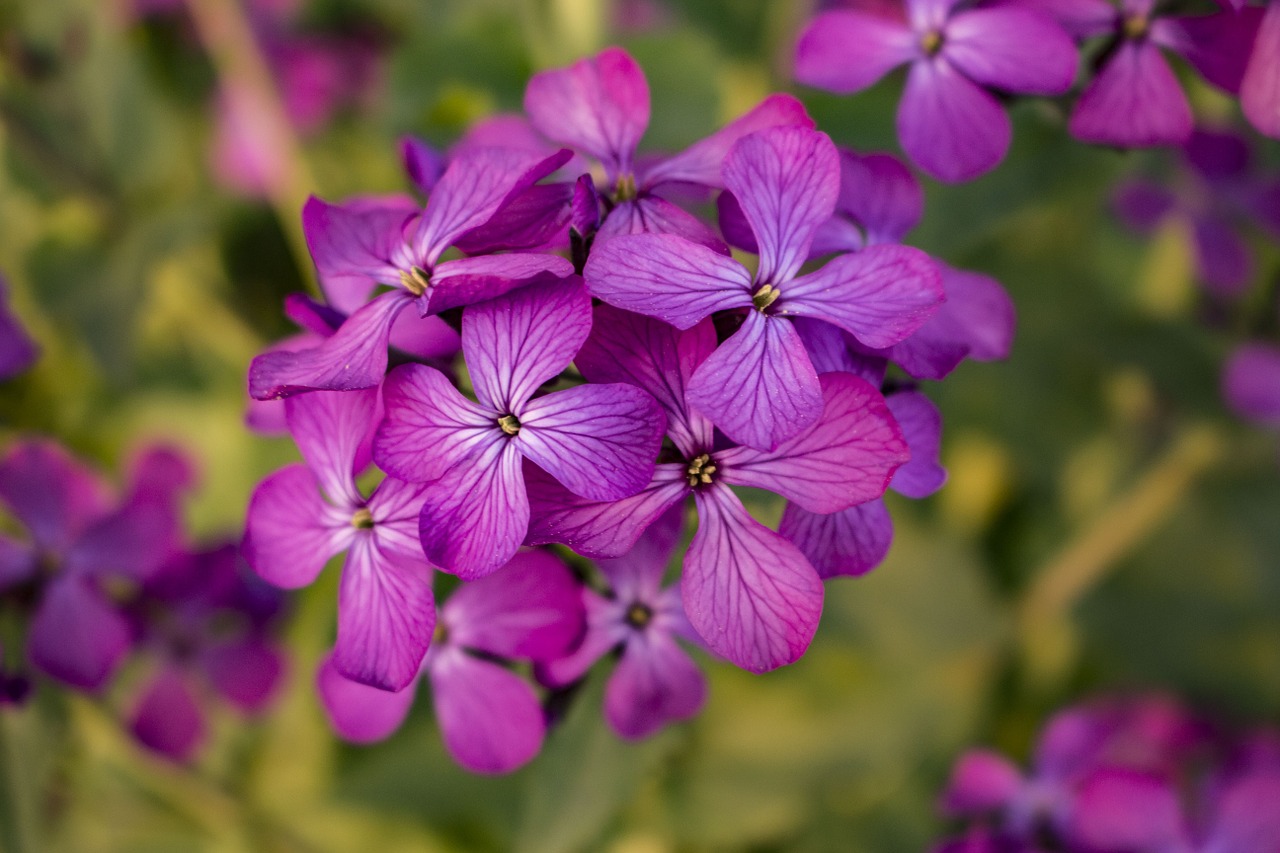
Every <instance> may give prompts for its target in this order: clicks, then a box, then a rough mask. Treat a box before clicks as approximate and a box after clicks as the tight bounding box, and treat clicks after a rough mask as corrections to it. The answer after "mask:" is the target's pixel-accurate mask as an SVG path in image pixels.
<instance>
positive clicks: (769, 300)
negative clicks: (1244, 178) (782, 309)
mask: <svg viewBox="0 0 1280 853" xmlns="http://www.w3.org/2000/svg"><path fill="white" fill-rule="evenodd" d="M781 295H782V291H781V290H778V288H776V287H774V286H773V285H772V284H766V285H765V286H764V287H762V288H760V289H759V290H757V291H756V292H755V293H754V294H752V296H751V302H752V304H754V305H755V306H756V309H757V310H759V311H763V310H764V309H766V308H768V307H769V306H770V305H772V304H773V303H775V302H777V301H778V297H779V296H781Z"/></svg>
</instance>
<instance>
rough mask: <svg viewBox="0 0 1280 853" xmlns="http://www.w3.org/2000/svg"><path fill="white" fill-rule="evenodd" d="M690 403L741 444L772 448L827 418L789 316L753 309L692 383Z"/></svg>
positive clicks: (809, 365)
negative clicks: (788, 318) (823, 414)
mask: <svg viewBox="0 0 1280 853" xmlns="http://www.w3.org/2000/svg"><path fill="white" fill-rule="evenodd" d="M688 400H689V405H691V406H693V407H694V408H696V409H698V410H699V411H701V412H702V413H703V414H705V415H706V416H707V417H709V418H710V419H711V422H712V423H714V424H715V425H716V426H718V427H719V428H720V429H721V430H722V431H723V432H724V434H725V435H727V436H729V438H731V439H733V441H735V442H737V443H739V444H745V445H748V446H749V447H755V448H759V449H761V450H771V449H773V448H775V447H777V446H778V445H779V444H781V443H782V442H783V441H786V440H787V439H789V438H791V437H792V436H794V435H796V434H798V433H799V432H800V431H801V430H803V429H804V428H805V427H807V426H809V425H810V424H813V423H814V422H815V421H817V420H818V417H819V416H820V415H821V414H822V388H821V386H820V385H819V383H818V374H817V372H815V371H814V369H813V365H812V364H811V363H810V362H809V356H808V354H807V353H806V352H805V349H804V344H803V343H802V342H801V340H800V336H799V334H798V333H797V332H796V330H795V328H794V327H793V326H792V325H791V322H790V321H789V320H787V319H786V318H784V317H772V316H768V315H766V314H763V313H761V312H759V311H754V310H753V311H749V312H748V313H747V316H746V320H745V321H744V322H743V324H742V327H741V328H740V329H738V331H736V332H734V333H733V335H731V336H730V337H729V339H728V340H726V341H725V342H724V343H723V344H721V345H720V347H719V348H718V349H716V351H715V352H713V353H712V354H711V356H710V357H709V358H707V360H706V361H704V362H703V363H702V366H701V367H699V368H698V369H697V371H696V372H695V373H694V374H693V378H692V379H691V380H689V391H688Z"/></svg>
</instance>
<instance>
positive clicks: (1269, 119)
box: [1240, 3, 1280, 139]
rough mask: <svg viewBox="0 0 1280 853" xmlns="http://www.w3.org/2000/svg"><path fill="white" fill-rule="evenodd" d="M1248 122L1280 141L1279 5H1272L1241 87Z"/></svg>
mask: <svg viewBox="0 0 1280 853" xmlns="http://www.w3.org/2000/svg"><path fill="white" fill-rule="evenodd" d="M1240 106H1241V107H1242V108H1243V109H1244V115H1245V118H1247V119H1249V121H1250V123H1252V124H1253V126H1254V127H1256V128H1257V129H1258V130H1259V131H1260V132H1262V133H1265V134H1266V135H1267V136H1271V137H1275V138H1278V139H1280V4H1277V3H1269V4H1268V5H1267V11H1266V13H1265V14H1264V16H1263V18H1262V23H1261V24H1260V25H1259V27H1258V36H1257V38H1256V39H1255V41H1254V43H1253V55H1252V56H1251V57H1250V59H1249V66H1248V68H1247V69H1246V70H1245V74H1244V80H1243V81H1242V82H1241V84H1240Z"/></svg>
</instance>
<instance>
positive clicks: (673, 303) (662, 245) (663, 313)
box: [583, 234, 751, 329]
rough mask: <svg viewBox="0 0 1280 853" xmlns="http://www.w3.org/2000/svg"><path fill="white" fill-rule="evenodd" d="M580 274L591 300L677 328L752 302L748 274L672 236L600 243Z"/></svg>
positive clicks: (639, 236)
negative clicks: (593, 297)
mask: <svg viewBox="0 0 1280 853" xmlns="http://www.w3.org/2000/svg"><path fill="white" fill-rule="evenodd" d="M583 276H584V277H585V278H586V280H587V289H588V290H589V291H590V292H591V295H592V296H595V297H597V298H599V299H602V300H604V301H605V302H608V303H609V304H610V305H613V306H615V307H617V308H624V309H626V310H628V311H635V312H637V313H640V314H646V315H648V316H650V317H656V318H658V319H659V320H662V321H664V322H667V323H670V324H671V325H673V326H675V327H677V328H680V329H688V328H690V327H691V326H693V325H695V324H696V323H698V321H700V320H702V319H703V318H705V317H708V316H710V315H711V314H712V313H714V312H716V311H721V310H724V309H727V308H741V307H746V306H749V305H750V304H751V297H750V289H751V274H750V273H748V272H747V270H746V269H745V268H744V267H743V266H742V265H741V264H739V263H738V262H737V261H735V260H733V259H732V258H727V257H725V256H724V255H721V254H719V253H717V252H715V251H713V250H711V249H708V248H707V247H705V246H700V245H698V244H697V243H691V242H689V241H688V240H685V239H684V238H682V237H677V236H674V235H670V234H627V235H623V236H619V237H613V238H611V239H608V240H604V241H602V242H600V243H598V244H597V245H596V246H595V247H594V249H593V250H592V252H591V257H590V258H588V259H587V265H586V267H585V269H584V270H583Z"/></svg>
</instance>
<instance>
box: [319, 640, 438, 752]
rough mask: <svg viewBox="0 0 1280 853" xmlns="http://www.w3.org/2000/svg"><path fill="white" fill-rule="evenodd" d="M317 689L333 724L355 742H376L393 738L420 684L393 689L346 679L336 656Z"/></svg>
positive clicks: (321, 671)
mask: <svg viewBox="0 0 1280 853" xmlns="http://www.w3.org/2000/svg"><path fill="white" fill-rule="evenodd" d="M316 689H317V690H318V691H319V693H320V704H321V705H323V706H324V710H325V714H326V715H327V716H328V717H329V724H330V725H332V726H333V729H334V731H336V732H337V733H338V735H339V736H340V737H342V739H343V740H347V741H351V742H352V743H375V742H377V741H380V740H385V739H386V738H388V737H390V736H391V735H392V734H393V733H394V732H395V730H396V729H398V728H400V726H401V724H402V723H404V719H405V717H407V716H409V709H410V708H411V707H413V698H414V696H415V695H416V694H417V692H418V691H417V688H416V683H415V684H411V685H409V686H408V687H406V688H405V689H404V690H401V691H399V692H392V691H390V690H379V689H378V688H376V687H369V686H367V685H364V684H361V683H360V682H358V681H352V680H351V679H349V678H343V676H342V673H340V672H338V668H337V667H336V666H335V665H334V662H333V656H332V655H330V656H329V657H327V658H325V660H324V662H323V663H322V664H320V669H319V670H318V671H317V672H316Z"/></svg>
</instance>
